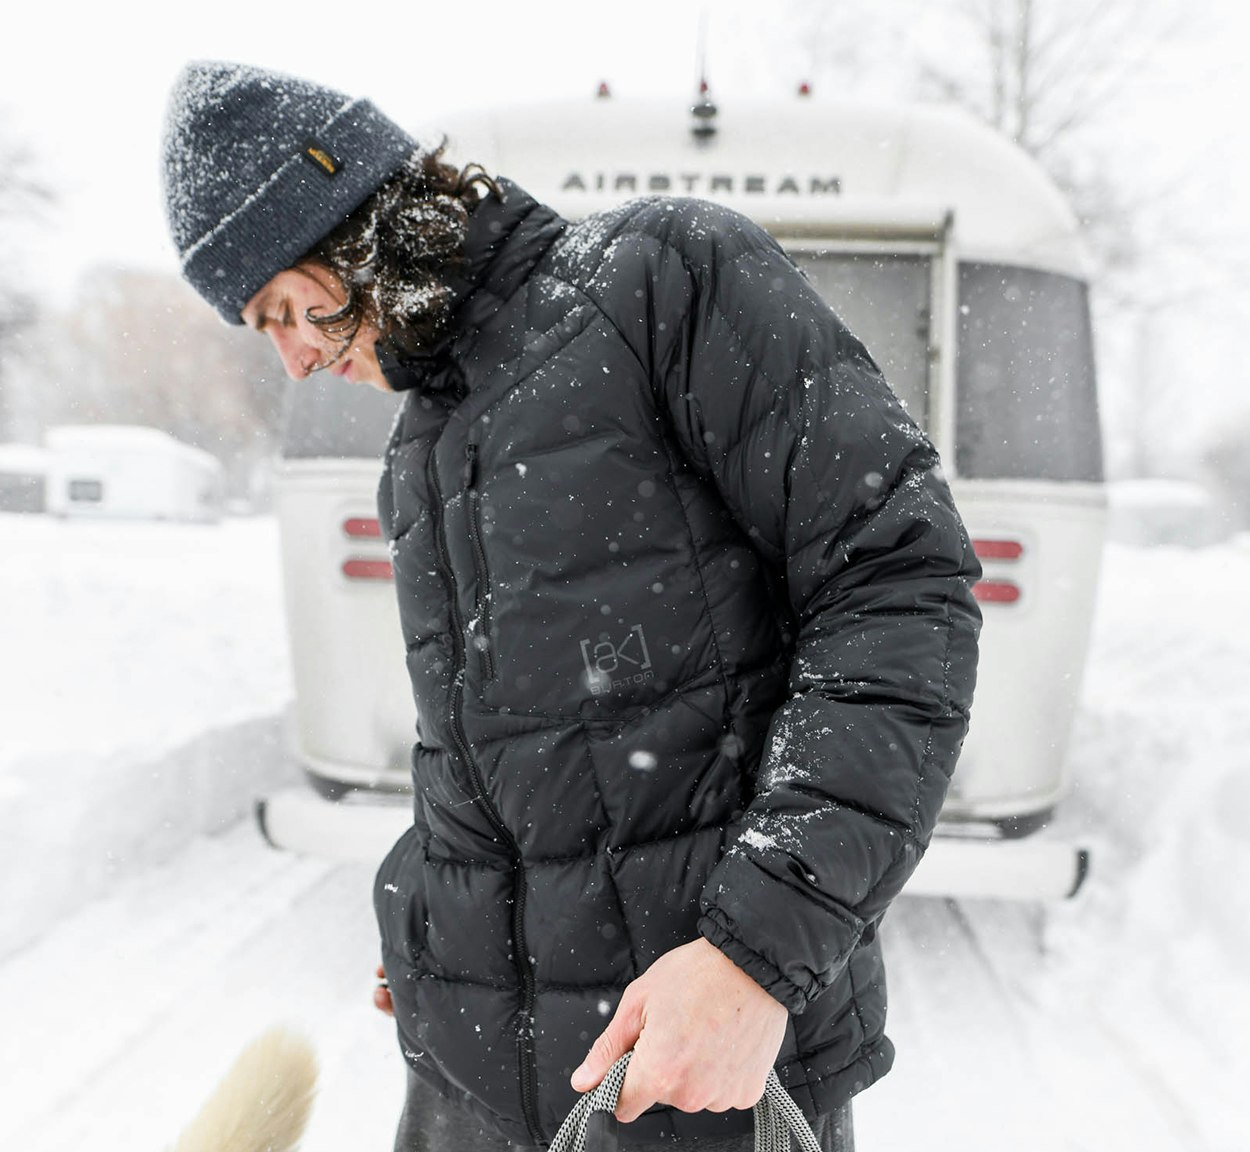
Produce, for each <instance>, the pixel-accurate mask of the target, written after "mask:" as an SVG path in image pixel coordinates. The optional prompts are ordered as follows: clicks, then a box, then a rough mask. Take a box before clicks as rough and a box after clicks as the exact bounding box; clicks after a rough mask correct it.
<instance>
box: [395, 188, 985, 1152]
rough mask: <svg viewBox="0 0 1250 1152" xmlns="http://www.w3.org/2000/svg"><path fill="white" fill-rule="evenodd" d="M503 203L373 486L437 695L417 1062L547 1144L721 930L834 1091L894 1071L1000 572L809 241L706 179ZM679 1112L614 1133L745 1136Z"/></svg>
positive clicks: (414, 1015) (418, 813) (727, 1122)
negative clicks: (565, 211) (593, 1078)
mask: <svg viewBox="0 0 1250 1152" xmlns="http://www.w3.org/2000/svg"><path fill="white" fill-rule="evenodd" d="M504 189H505V195H504V197H503V199H502V201H496V200H492V201H489V202H487V203H485V204H484V205H483V206H482V207H481V208H479V209H478V211H477V212H476V213H475V214H474V217H473V221H472V224H471V230H470V240H469V261H470V276H469V279H470V281H471V284H472V288H471V290H470V291H469V293H468V295H467V297H466V299H465V300H464V301H463V303H462V304H461V306H460V308H459V309H458V311H457V313H456V318H455V331H454V333H453V335H452V338H451V339H450V340H449V342H448V344H447V346H446V347H445V349H444V355H442V356H441V358H440V360H439V361H438V363H437V365H436V367H435V368H434V369H433V370H432V371H431V372H430V373H429V374H428V375H427V376H426V378H424V379H423V380H421V381H420V382H419V383H418V386H417V387H416V388H415V389H414V390H413V391H412V392H411V393H410V395H409V398H408V401H407V404H406V406H405V409H404V412H403V414H402V415H401V418H400V420H399V421H398V423H397V425H396V429H395V433H394V435H393V437H392V442H391V445H390V447H389V449H388V453H387V473H386V476H385V478H384V480H383V483H382V486H381V489H380V494H379V508H380V511H381V515H382V518H383V523H384V524H385V525H386V526H387V531H388V534H389V535H390V538H391V540H392V554H393V557H394V561H395V572H396V586H397V592H398V595H399V603H400V616H401V623H402V626H403V631H404V637H405V645H406V650H407V658H408V667H409V671H410V673H411V676H412V681H413V690H414V697H415V700H416V704H417V710H418V716H419V720H418V728H419V741H418V744H417V747H416V749H415V750H414V761H413V771H414V791H415V820H414V826H413V829H412V830H411V831H410V832H409V833H408V834H406V835H405V836H404V837H403V838H402V839H401V840H400V842H399V843H398V844H397V845H396V847H395V849H394V850H393V851H392V853H391V854H390V856H388V858H387V860H386V862H384V864H383V866H382V868H381V869H380V871H379V875H378V883H377V887H376V889H375V902H376V906H377V911H378V918H379V924H380V926H381V929H382V937H383V953H384V960H385V963H386V967H387V973H388V976H389V977H390V981H391V986H392V995H393V997H394V998H395V1002H396V1008H397V1011H396V1019H397V1024H398V1027H399V1032H400V1037H401V1041H402V1043H403V1046H404V1049H405V1051H406V1054H407V1056H408V1059H409V1062H410V1064H411V1065H412V1066H413V1067H414V1069H416V1071H417V1072H418V1073H419V1074H421V1075H423V1076H425V1077H426V1078H427V1079H428V1080H429V1081H430V1082H431V1083H434V1084H435V1085H437V1086H439V1087H441V1088H442V1089H443V1090H444V1091H447V1092H456V1093H458V1094H462V1095H464V1096H465V1098H466V1099H467V1101H468V1102H469V1104H470V1106H471V1107H472V1108H473V1109H474V1110H475V1112H476V1113H477V1114H478V1115H479V1116H480V1117H481V1118H482V1119H483V1120H485V1121H487V1122H490V1123H492V1124H493V1125H494V1126H495V1127H496V1128H498V1129H499V1130H500V1131H502V1132H504V1133H505V1134H507V1135H509V1136H510V1137H511V1138H512V1139H514V1140H517V1141H518V1142H520V1143H533V1142H542V1141H545V1140H549V1139H550V1137H551V1135H552V1134H553V1133H554V1129H555V1127H556V1126H557V1125H558V1123H559V1121H560V1120H561V1119H562V1118H563V1116H564V1115H565V1114H566V1113H567V1111H568V1108H569V1107H571V1105H572V1103H573V1100H574V1096H573V1093H572V1090H571V1088H569V1086H568V1075H569V1073H570V1072H571V1070H572V1068H573V1067H574V1066H575V1065H576V1064H577V1063H578V1062H580V1059H581V1057H582V1056H583V1055H584V1053H585V1051H586V1049H587V1047H588V1045H589V1043H590V1041H591V1040H593V1039H594V1037H595V1036H596V1035H598V1033H599V1032H600V1031H601V1030H602V1027H603V1025H604V1023H605V1022H606V1019H607V1016H608V1015H609V1014H610V1012H611V1010H612V1009H613V1007H614V1006H615V1003H616V1000H617V998H618V997H619V995H620V992H621V990H622V989H623V987H624V986H625V984H627V983H628V982H629V980H630V979H632V978H633V977H634V976H636V975H637V974H638V973H639V972H641V971H643V970H644V969H645V968H646V967H647V966H648V965H649V964H650V963H651V962H652V961H653V960H654V959H655V958H656V957H657V956H659V955H661V954H663V953H664V952H666V951H668V950H669V949H671V948H673V947H676V946H677V945H679V944H682V943H685V942H687V941H688V940H690V939H692V938H693V937H694V936H695V934H696V933H700V932H701V933H702V934H703V935H704V936H706V937H707V938H708V939H709V940H711V941H712V943H714V944H716V945H717V946H718V947H720V948H721V949H722V950H723V951H724V952H725V953H726V954H727V955H728V956H730V958H732V959H733V960H734V961H735V962H736V963H737V964H738V965H739V966H740V967H742V968H743V969H744V970H745V971H747V972H748V973H749V974H750V975H752V976H753V977H754V978H755V979H756V980H757V981H758V982H759V983H760V984H761V985H762V986H763V987H765V988H766V989H767V990H768V991H769V992H771V993H772V994H773V995H774V996H775V997H776V998H777V999H779V1000H780V1001H781V1002H782V1003H784V1004H785V1005H786V1006H787V1008H789V1010H790V1012H791V1014H792V1016H791V1027H790V1030H789V1032H788V1034H787V1037H786V1041H785V1043H784V1044H783V1047H782V1051H781V1053H780V1056H779V1060H778V1071H779V1074H780V1075H781V1077H782V1080H783V1083H785V1084H786V1086H787V1087H788V1088H789V1089H790V1090H791V1091H792V1093H794V1094H795V1096H796V1098H797V1099H799V1100H800V1102H801V1103H802V1104H804V1106H805V1107H807V1108H808V1109H809V1111H814V1112H822V1111H828V1110H831V1109H832V1108H834V1107H836V1106H837V1105H838V1104H840V1103H841V1102H842V1101H844V1100H845V1099H846V1098H847V1097H848V1096H850V1095H851V1094H852V1093H853V1092H855V1091H858V1090H859V1089H860V1088H862V1087H864V1086H866V1085H867V1084H868V1083H870V1082H871V1081H872V1080H873V1079H875V1078H876V1077H878V1076H879V1075H881V1074H882V1073H883V1072H884V1071H886V1070H887V1069H888V1067H889V1064H890V1061H891V1055H892V1049H891V1047H890V1045H889V1042H888V1040H886V1039H885V1036H884V1016H885V993H884V982H883V979H882V975H881V959H880V951H879V945H878V943H877V941H876V935H875V925H876V922H877V920H878V919H879V918H880V916H881V914H882V913H883V911H884V910H885V908H886V907H887V905H888V903H889V901H890V899H891V898H892V897H893V896H894V895H895V894H896V893H897V892H898V891H899V889H900V887H901V886H902V884H903V883H904V881H905V880H906V878H907V876H908V875H909V874H910V872H911V870H912V869H913V868H914V866H915V864H916V863H917V861H918V860H919V858H920V856H921V854H922V853H923V851H924V848H925V846H926V845H927V843H928V839H929V837H930V835H931V833H932V830H933V825H934V823H935V821H936V818H937V813H938V810H939V808H940V805H941V802H942V799H943V797H944V794H945V789H946V785H947V782H948V780H949V777H950V774H951V772H952V770H953V768H954V764H955V759H956V756H957V754H958V749H959V745H960V742H961V740H962V738H963V734H964V731H965V728H966V724H967V716H968V709H969V706H970V702H971V694H972V687H973V681H974V675H975V663H976V635H977V626H978V620H979V617H978V613H977V609H976V606H975V602H974V601H973V599H972V596H971V591H970V590H971V584H972V582H973V580H974V579H975V577H976V575H977V574H978V569H977V564H976V561H975V559H974V557H973V555H972V551H971V548H970V546H969V542H968V539H967V536H966V534H965V532H964V529H963V526H962V524H961V523H960V520H959V517H958V515H957V513H956V511H955V509H954V506H953V504H952V502H951V497H950V492H949V490H948V488H947V485H946V484H945V482H944V480H943V478H942V475H941V470H940V467H939V464H938V460H937V457H936V455H935V453H934V451H933V448H932V447H931V445H930V444H929V442H928V441H927V440H926V439H925V437H924V436H923V435H922V434H921V433H920V432H919V431H918V430H917V429H916V427H915V425H914V424H913V423H912V422H911V421H910V420H909V418H908V417H907V415H906V413H905V412H904V411H903V410H902V408H901V407H900V405H899V404H898V402H897V400H896V399H895V398H894V397H893V395H892V394H891V393H890V391H889V389H888V387H887V386H886V384H885V382H884V381H883V380H882V378H881V375H880V373H879V372H878V371H877V368H876V366H875V365H874V363H873V361H872V360H871V358H870V357H869V355H868V354H867V352H866V351H865V350H864V348H863V347H862V346H861V345H860V344H859V342H858V341H857V340H855V338H854V337H853V336H852V335H851V334H850V333H849V332H848V331H847V330H846V329H845V327H844V326H843V325H842V324H841V323H840V322H839V321H838V320H837V318H836V317H835V316H834V315H833V314H832V312H831V311H830V310H829V308H828V306H827V305H825V304H824V303H823V302H822V300H821V299H820V298H819V296H817V294H816V293H815V291H814V290H813V289H812V288H811V287H810V285H809V284H808V283H807V281H806V280H805V278H804V277H803V276H802V275H801V274H800V273H799V272H798V271H797V270H796V269H795V267H794V266H793V264H792V263H791V262H790V260H789V259H788V258H787V257H786V256H785V254H784V253H783V252H782V251H781V250H780V249H779V248H778V246H777V245H776V244H775V243H774V242H773V241H772V240H771V238H769V237H768V236H767V234H766V233H764V232H763V231H762V230H760V229H758V228H757V227H755V226H754V225H753V224H751V223H750V222H749V221H747V220H745V219H744V218H743V217H741V216H739V215H736V214H734V213H732V212H730V211H728V210H726V209H724V208H720V207H717V206H714V205H710V204H705V203H702V202H697V201H689V200H673V199H657V200H647V201H640V202H635V203H634V204H631V205H628V206H626V207H624V208H621V209H618V210H616V211H614V212H611V213H608V214H605V215H602V216H598V217H594V218H591V219H590V220H588V221H584V222H582V223H579V224H575V225H566V224H565V222H564V221H561V220H560V219H559V218H558V217H557V216H555V215H554V214H553V213H551V212H550V211H549V210H548V209H546V208H544V207H542V206H541V205H537V204H535V203H534V202H533V201H532V200H530V199H529V198H528V197H526V196H525V195H524V193H522V192H521V191H520V190H519V189H516V188H515V187H514V186H512V185H509V184H507V183H506V182H505V184H504ZM749 1121H750V1117H749V1114H746V1116H745V1120H744V1119H743V1117H742V1116H740V1115H735V1114H724V1115H719V1116H713V1115H711V1114H708V1115H704V1116H687V1115H685V1114H683V1113H680V1112H675V1111H672V1110H669V1109H656V1110H654V1111H653V1112H651V1113H648V1114H647V1115H646V1116H644V1117H643V1118H641V1119H640V1120H639V1121H637V1122H636V1123H635V1124H633V1125H630V1126H629V1129H628V1131H627V1132H625V1133H623V1139H625V1140H626V1141H631V1140H647V1139H654V1138H656V1137H657V1136H661V1135H683V1134H687V1133H694V1132H708V1131H726V1130H732V1129H733V1128H734V1127H735V1126H736V1127H741V1126H742V1125H743V1124H749Z"/></svg>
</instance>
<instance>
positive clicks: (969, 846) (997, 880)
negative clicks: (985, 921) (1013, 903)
mask: <svg viewBox="0 0 1250 1152" xmlns="http://www.w3.org/2000/svg"><path fill="white" fill-rule="evenodd" d="M1089 865H1090V853H1089V849H1088V848H1083V847H1081V846H1079V845H1077V844H1072V843H1070V842H1068V841H1066V840H1061V839H1057V838H1050V837H1048V836H1047V835H1046V834H1045V832H1037V833H1034V834H1033V835H1031V836H1021V837H1018V838H1011V837H991V836H985V837H973V836H965V835H945V834H942V833H941V831H939V833H938V834H937V835H935V836H934V837H933V839H932V840H931V841H930V843H929V849H928V851H927V852H926V853H925V855H924V859H923V860H921V861H920V864H919V865H918V866H917V868H916V870H915V872H913V873H912V876H911V879H910V880H908V881H907V885H906V887H905V888H904V889H903V895H905V896H951V897H967V898H986V899H998V900H1066V899H1069V898H1070V897H1072V896H1075V895H1076V894H1077V892H1078V891H1080V888H1081V885H1082V884H1084V883H1085V877H1086V876H1087V875H1088V874H1089Z"/></svg>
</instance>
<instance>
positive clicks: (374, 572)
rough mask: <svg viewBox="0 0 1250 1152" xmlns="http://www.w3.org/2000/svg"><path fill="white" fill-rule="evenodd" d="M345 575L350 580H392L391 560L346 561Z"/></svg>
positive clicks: (344, 563)
mask: <svg viewBox="0 0 1250 1152" xmlns="http://www.w3.org/2000/svg"><path fill="white" fill-rule="evenodd" d="M343 575H344V576H346V577H347V578H348V579H349V580H391V579H393V578H394V573H393V572H392V571H391V562H390V561H389V560H344V561H343Z"/></svg>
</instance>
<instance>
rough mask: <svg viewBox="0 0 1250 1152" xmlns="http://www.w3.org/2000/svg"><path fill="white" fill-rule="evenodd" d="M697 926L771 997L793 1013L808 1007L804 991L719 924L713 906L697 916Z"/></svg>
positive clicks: (700, 931) (719, 918) (807, 999)
mask: <svg viewBox="0 0 1250 1152" xmlns="http://www.w3.org/2000/svg"><path fill="white" fill-rule="evenodd" d="M698 929H699V935H701V936H702V937H703V938H704V939H705V940H707V942H708V943H709V944H713V945H715V946H716V947H717V948H719V949H720V950H721V951H722V952H723V953H724V954H725V955H726V956H728V957H729V959H730V960H732V961H733V962H734V963H735V964H736V965H737V966H738V967H739V968H741V969H742V971H743V972H745V973H746V974H747V975H748V976H750V977H751V979H752V980H754V981H755V982H756V983H757V984H758V985H759V986H760V987H761V988H763V989H764V991H765V992H767V993H768V994H769V995H770V996H771V997H772V998H773V999H774V1000H777V1001H779V1002H780V1003H781V1004H783V1005H784V1006H785V1007H786V1009H787V1010H788V1011H789V1013H790V1014H791V1015H792V1016H797V1015H799V1014H800V1013H801V1012H802V1011H803V1010H804V1009H805V1008H806V1007H807V1005H808V1003H809V1002H810V1001H809V998H808V996H807V995H806V994H805V993H804V992H803V990H802V989H801V988H800V987H799V986H798V985H797V984H795V983H794V982H793V981H791V980H787V979H786V977H785V976H783V975H782V974H781V972H779V971H778V970H777V969H776V968H775V967H774V966H773V965H772V964H770V963H769V962H768V961H767V960H765V959H764V957H763V956H761V955H760V954H759V953H758V952H754V951H752V950H751V949H750V948H748V947H747V946H746V945H745V944H744V943H743V942H742V941H741V940H739V939H738V938H737V937H736V936H735V935H734V934H733V933H732V932H731V931H730V930H729V929H728V928H727V927H726V926H725V924H724V923H722V918H721V917H720V916H719V915H718V913H717V911H716V909H711V910H710V911H708V912H705V913H704V914H703V915H702V916H700V917H699V923H698Z"/></svg>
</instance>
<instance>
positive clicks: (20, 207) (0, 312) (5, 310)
mask: <svg viewBox="0 0 1250 1152" xmlns="http://www.w3.org/2000/svg"><path fill="white" fill-rule="evenodd" d="M52 200H53V197H52V193H51V191H50V189H49V188H48V187H47V185H46V184H45V183H44V182H43V181H42V180H41V179H40V176H39V172H38V163H37V161H36V158H35V155H34V153H33V151H32V150H31V149H30V148H29V147H28V146H27V145H26V144H25V143H24V142H23V141H21V140H20V139H19V138H18V136H17V134H16V133H14V132H13V131H12V130H11V129H10V127H9V125H8V123H7V121H6V120H5V119H4V118H3V117H0V439H7V438H9V437H11V436H13V435H14V432H15V425H18V424H20V423H21V421H20V419H19V411H18V410H19V407H20V405H19V403H18V399H17V397H16V396H15V395H14V392H13V388H12V383H11V380H10V378H9V374H8V367H9V365H10V364H11V358H12V355H13V352H14V346H15V344H16V343H17V341H18V339H19V337H20V336H21V334H22V333H23V332H24V331H25V330H27V329H28V328H29V326H30V325H31V324H32V322H33V321H34V318H35V314H36V305H35V299H34V297H33V295H32V294H31V292H30V291H29V288H28V286H27V284H26V279H25V264H26V261H25V259H24V241H25V239H26V237H27V235H28V233H29V230H30V228H31V226H32V224H34V223H36V222H37V221H38V220H39V219H40V218H41V217H42V216H43V214H44V213H45V211H46V210H47V208H48V207H49V205H50V204H51V203H52Z"/></svg>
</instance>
